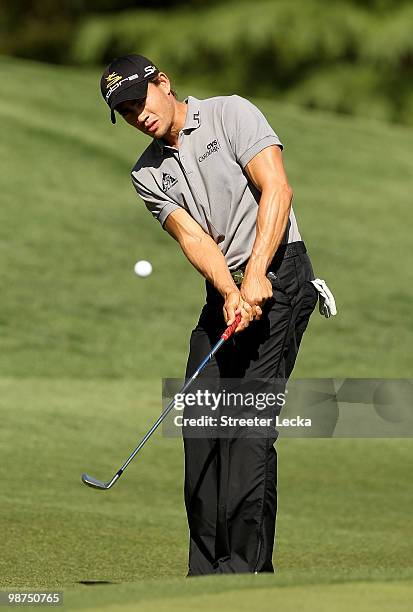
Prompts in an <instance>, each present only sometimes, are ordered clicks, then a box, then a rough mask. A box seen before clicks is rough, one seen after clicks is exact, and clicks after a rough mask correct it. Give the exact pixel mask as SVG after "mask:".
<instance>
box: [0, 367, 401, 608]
mask: <svg viewBox="0 0 413 612" xmlns="http://www.w3.org/2000/svg"><path fill="white" fill-rule="evenodd" d="M0 391H1V393H0V397H1V400H0V411H1V414H2V428H1V432H0V448H1V449H2V456H4V457H6V461H2V462H1V464H0V480H1V483H2V489H1V491H2V494H1V506H0V540H1V541H2V543H3V545H2V554H1V561H0V576H1V578H0V585H1V587H2V588H12V587H13V588H23V587H27V586H28V585H30V586H31V587H32V588H35V587H36V588H43V589H45V588H49V589H57V588H63V590H64V593H65V597H66V598H67V601H68V602H70V601H72V604H71V607H73V608H75V607H82V606H100V605H103V602H105V603H107V604H109V603H112V604H120V603H122V602H136V601H141V600H147V599H152V598H163V599H164V600H168V601H169V599H168V598H169V597H173V598H175V597H176V598H177V600H176V602H175V604H176V605H178V603H179V605H181V599H182V597H185V598H186V597H187V596H189V595H190V596H191V597H194V598H195V599H196V598H197V596H198V595H199V596H200V599H199V603H200V604H202V602H203V601H204V596H205V597H206V596H207V597H206V600H205V601H206V602H208V601H210V600H211V604H212V602H213V601H214V600H215V599H214V598H215V597H216V596H217V595H218V594H220V596H219V597H218V598H217V605H218V603H219V602H220V601H221V600H222V598H225V594H226V592H227V591H230V592H231V591H234V590H236V591H239V590H240V589H242V590H243V589H246V590H247V591H248V593H246V594H245V597H250V596H253V591H254V590H255V589H257V588H258V589H277V592H278V589H279V588H280V587H288V589H287V591H285V593H286V595H285V597H286V602H287V603H288V601H289V599H293V598H294V596H295V594H297V593H298V594H299V593H300V592H303V590H304V585H313V587H314V589H313V591H312V592H314V593H317V592H318V591H320V592H321V591H323V588H324V587H326V586H327V585H328V584H331V583H346V584H347V583H350V582H357V583H359V582H371V583H372V585H371V587H370V589H371V590H372V591H374V589H375V586H374V585H376V584H377V585H378V587H379V588H383V589H384V593H385V594H386V593H387V591H386V588H387V587H386V585H385V583H386V582H388V581H398V580H401V579H404V580H406V581H409V580H412V581H413V556H412V544H411V543H412V541H413V528H412V523H411V521H410V520H409V516H410V508H411V496H410V492H409V488H408V486H407V485H408V483H409V481H410V471H411V470H410V464H411V454H412V445H411V441H410V440H345V439H341V440H338V439H332V440H311V441H309V440H292V439H284V440H280V441H279V443H278V450H279V458H280V464H279V478H280V483H279V492H280V508H279V515H278V527H277V528H278V537H277V551H276V557H275V561H276V566H277V573H276V575H275V576H271V575H270V576H264V575H263V576H259V577H255V578H256V580H253V578H254V577H245V576H244V577H242V578H241V577H239V576H235V577H234V576H228V577H224V579H219V580H218V584H217V583H216V582H215V581H214V580H213V579H212V578H200V579H185V578H184V576H185V573H186V562H187V526H186V519H185V511H184V506H183V500H182V485H183V483H182V472H183V469H182V468H183V466H182V450H181V445H182V444H181V440H180V439H174V438H164V437H161V436H159V435H156V436H155V437H154V438H153V439H152V441H151V443H150V444H149V445H148V446H146V447H145V449H144V450H143V451H142V454H141V455H140V456H139V457H138V458H137V459H136V460H135V462H134V463H133V464H132V465H131V466H130V467H129V469H128V472H127V474H125V475H124V476H123V478H122V480H121V481H120V482H119V483H118V484H117V485H116V488H115V489H113V490H112V491H108V492H106V493H104V492H102V493H99V492H97V491H91V490H90V489H88V488H86V487H84V486H82V485H81V483H80V474H81V473H82V472H83V471H85V470H87V471H89V472H90V473H91V474H92V475H95V476H97V477H98V478H99V477H100V478H103V479H107V478H109V477H110V476H111V474H112V473H113V472H114V470H115V468H116V466H118V465H119V464H120V463H121V462H122V461H123V459H124V458H126V456H127V455H128V454H129V452H130V450H131V447H132V446H133V444H134V442H135V440H136V441H137V440H139V437H140V436H141V435H143V433H144V432H145V431H146V430H147V428H148V426H149V424H150V423H152V422H153V421H154V420H155V418H156V417H157V415H158V414H159V403H160V402H159V395H160V388H159V385H158V384H157V383H152V382H144V381H140V382H138V381H108V380H105V379H102V380H98V379H94V380H90V381H74V380H64V379H48V380H47V379H46V380H45V379H35V378H33V379H25V380H20V381H18V380H16V379H12V378H9V379H6V378H3V379H2V381H1V386H0ZM101 581H107V582H108V583H110V584H106V585H99V582H101ZM83 582H96V583H98V584H97V585H94V586H85V585H84V584H82V583H83ZM407 584H408V583H406V585H405V587H403V589H407ZM297 585H303V589H302V590H301V591H300V590H299V589H298V590H297V589H296V587H297ZM323 585H324V587H323ZM343 588H344V586H343ZM360 588H362V587H360ZM366 589H367V587H366ZM403 589H402V591H401V593H404V590H403ZM250 590H251V593H250ZM344 590H345V589H344ZM349 590H350V596H351V594H352V591H351V589H349ZM328 592H330V593H331V598H332V599H333V598H334V597H336V595H338V594H339V593H340V589H336V590H335V589H331V590H330V591H329V590H328V589H327V592H326V594H327V596H328ZM282 593H284V589H282ZM392 593H393V592H392V591H390V592H389V596H392ZM259 595H260V597H261V596H262V597H263V599H264V600H265V598H266V591H264V590H263V591H262V593H261V592H260V594H259ZM282 596H284V595H282ZM297 596H298V595H297ZM228 597H229V604H230V605H232V604H231V601H232V598H233V597H234V596H233V595H231V593H229V595H228ZM274 597H278V595H275V594H274ZM314 597H316V596H315V595H314ZM180 598H181V599H180ZM208 598H210V599H208ZM195 599H194V600H195ZM196 601H198V600H197V599H196ZM240 601H244V595H240ZM281 601H283V600H282V599H281ZM287 603H286V605H287ZM175 604H174V605H175ZM145 605H146V604H145ZM153 605H155V604H153ZM156 605H158V604H156ZM163 605H166V604H165V602H164V604H163ZM189 605H190V601H189V600H188V603H187V606H188V609H189ZM205 605H206V603H205ZM126 609H127V608H126ZM173 609H174V608H173ZM185 609H186V608H185ZM229 609H232V608H231V607H230V608H229ZM310 609H312V608H310Z"/></svg>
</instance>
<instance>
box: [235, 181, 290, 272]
mask: <svg viewBox="0 0 413 612" xmlns="http://www.w3.org/2000/svg"><path fill="white" fill-rule="evenodd" d="M292 197H293V192H292V189H291V187H290V186H289V185H288V184H287V183H283V184H279V185H275V186H269V187H266V188H265V189H264V190H263V191H262V193H261V199H260V203H259V206H258V214H257V221H256V236H255V241H254V246H253V248H252V252H251V256H250V259H249V261H248V264H247V267H246V274H248V275H249V274H251V273H254V274H258V275H264V276H265V274H266V273H267V268H268V266H269V264H270V262H271V260H272V258H273V257H274V254H275V252H276V250H277V249H278V247H279V245H280V244H281V240H282V239H283V236H284V233H285V229H286V227H287V223H288V217H289V214H290V208H291V201H292Z"/></svg>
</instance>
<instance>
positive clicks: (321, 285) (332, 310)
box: [310, 278, 337, 319]
mask: <svg viewBox="0 0 413 612" xmlns="http://www.w3.org/2000/svg"><path fill="white" fill-rule="evenodd" d="M310 282H311V283H313V285H314V287H315V288H316V289H317V291H318V309H319V311H320V314H322V315H324V316H325V317H326V319H328V318H329V317H331V316H332V315H333V316H334V315H336V314H337V308H336V301H335V299H334V295H333V294H332V293H331V291H330V289H329V288H328V287H327V284H326V282H325V281H323V280H322V279H321V278H315V279H314V280H312V281H310Z"/></svg>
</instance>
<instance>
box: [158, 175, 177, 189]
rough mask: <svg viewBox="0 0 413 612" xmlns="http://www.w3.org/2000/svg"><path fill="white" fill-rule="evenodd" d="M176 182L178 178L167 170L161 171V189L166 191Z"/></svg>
mask: <svg viewBox="0 0 413 612" xmlns="http://www.w3.org/2000/svg"><path fill="white" fill-rule="evenodd" d="M177 182H178V179H176V178H175V177H174V176H171V175H170V174H168V173H167V172H163V173H162V189H163V191H168V189H170V188H171V187H173V186H174V185H176V183H177Z"/></svg>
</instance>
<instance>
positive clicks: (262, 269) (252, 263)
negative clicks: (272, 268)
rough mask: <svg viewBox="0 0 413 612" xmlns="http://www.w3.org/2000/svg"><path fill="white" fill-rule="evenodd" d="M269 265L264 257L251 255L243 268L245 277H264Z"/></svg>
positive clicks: (268, 261)
mask: <svg viewBox="0 0 413 612" xmlns="http://www.w3.org/2000/svg"><path fill="white" fill-rule="evenodd" d="M269 263H270V260H269V259H268V257H266V256H264V255H251V257H250V258H249V260H248V263H247V265H246V267H245V276H265V275H266V273H267V268H268V265H269Z"/></svg>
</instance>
